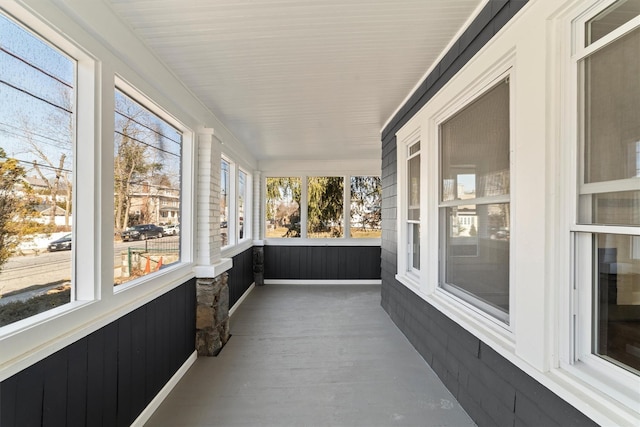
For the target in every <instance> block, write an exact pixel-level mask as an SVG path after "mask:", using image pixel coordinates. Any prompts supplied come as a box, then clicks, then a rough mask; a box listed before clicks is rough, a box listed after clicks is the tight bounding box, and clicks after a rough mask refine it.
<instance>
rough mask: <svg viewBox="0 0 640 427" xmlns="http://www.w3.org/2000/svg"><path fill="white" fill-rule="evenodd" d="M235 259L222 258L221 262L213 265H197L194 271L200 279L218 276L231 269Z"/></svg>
mask: <svg viewBox="0 0 640 427" xmlns="http://www.w3.org/2000/svg"><path fill="white" fill-rule="evenodd" d="M231 267H233V259H231V258H222V259H221V260H220V262H218V263H216V264H213V265H196V266H195V267H194V268H193V272H194V273H195V275H196V277H197V278H199V279H204V278H213V277H218V276H219V275H221V274H222V273H224V272H225V271H228V270H231Z"/></svg>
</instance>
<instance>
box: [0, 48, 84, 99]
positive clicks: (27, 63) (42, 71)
mask: <svg viewBox="0 0 640 427" xmlns="http://www.w3.org/2000/svg"><path fill="white" fill-rule="evenodd" d="M0 51H2V52H4V53H6V54H7V55H9V56H12V57H13V58H15V59H17V60H18V61H20V62H22V63H24V64H26V65H28V66H29V67H31V68H33V69H35V70H38V71H40V72H41V73H42V74H44V75H45V76H48V77H50V78H52V79H54V80H55V81H57V82H59V83H62V84H63V85H65V86H67V87H68V88H70V89H73V86H72V85H71V84H69V83H67V82H65V81H64V80H62V79H61V78H60V77H58V76H55V75H53V74H51V73H50V72H48V71H46V70H44V69H42V68H40V67H38V66H37V65H35V64H33V63H31V62H29V61H28V60H26V59H24V58H23V57H21V56H20V55H18V54H17V53H13V52H11V51H10V50H7V49H5V48H4V47H2V46H0Z"/></svg>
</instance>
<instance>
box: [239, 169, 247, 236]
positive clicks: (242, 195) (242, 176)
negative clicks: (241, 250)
mask: <svg viewBox="0 0 640 427" xmlns="http://www.w3.org/2000/svg"><path fill="white" fill-rule="evenodd" d="M246 200H247V174H246V173H244V172H242V171H240V172H238V239H239V240H242V239H243V238H244V237H245V235H244V234H245V231H244V216H245V203H246Z"/></svg>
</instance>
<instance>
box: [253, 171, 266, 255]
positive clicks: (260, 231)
mask: <svg viewBox="0 0 640 427" xmlns="http://www.w3.org/2000/svg"><path fill="white" fill-rule="evenodd" d="M261 193H262V173H261V172H260V171H254V172H253V203H252V205H253V215H252V219H253V240H254V242H256V243H260V244H261V243H262V240H263V239H264V221H263V218H262V214H261V213H262V204H263V203H264V202H263V201H262V199H261Z"/></svg>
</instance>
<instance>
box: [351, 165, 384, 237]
mask: <svg viewBox="0 0 640 427" xmlns="http://www.w3.org/2000/svg"><path fill="white" fill-rule="evenodd" d="M381 203H382V190H381V185H380V177H378V176H354V177H352V178H351V217H352V219H353V217H354V216H355V217H356V218H357V219H358V220H359V223H360V225H361V226H362V228H363V229H366V228H367V225H368V226H369V228H372V229H378V228H380V223H381V222H382V212H381V209H380V205H381Z"/></svg>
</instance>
